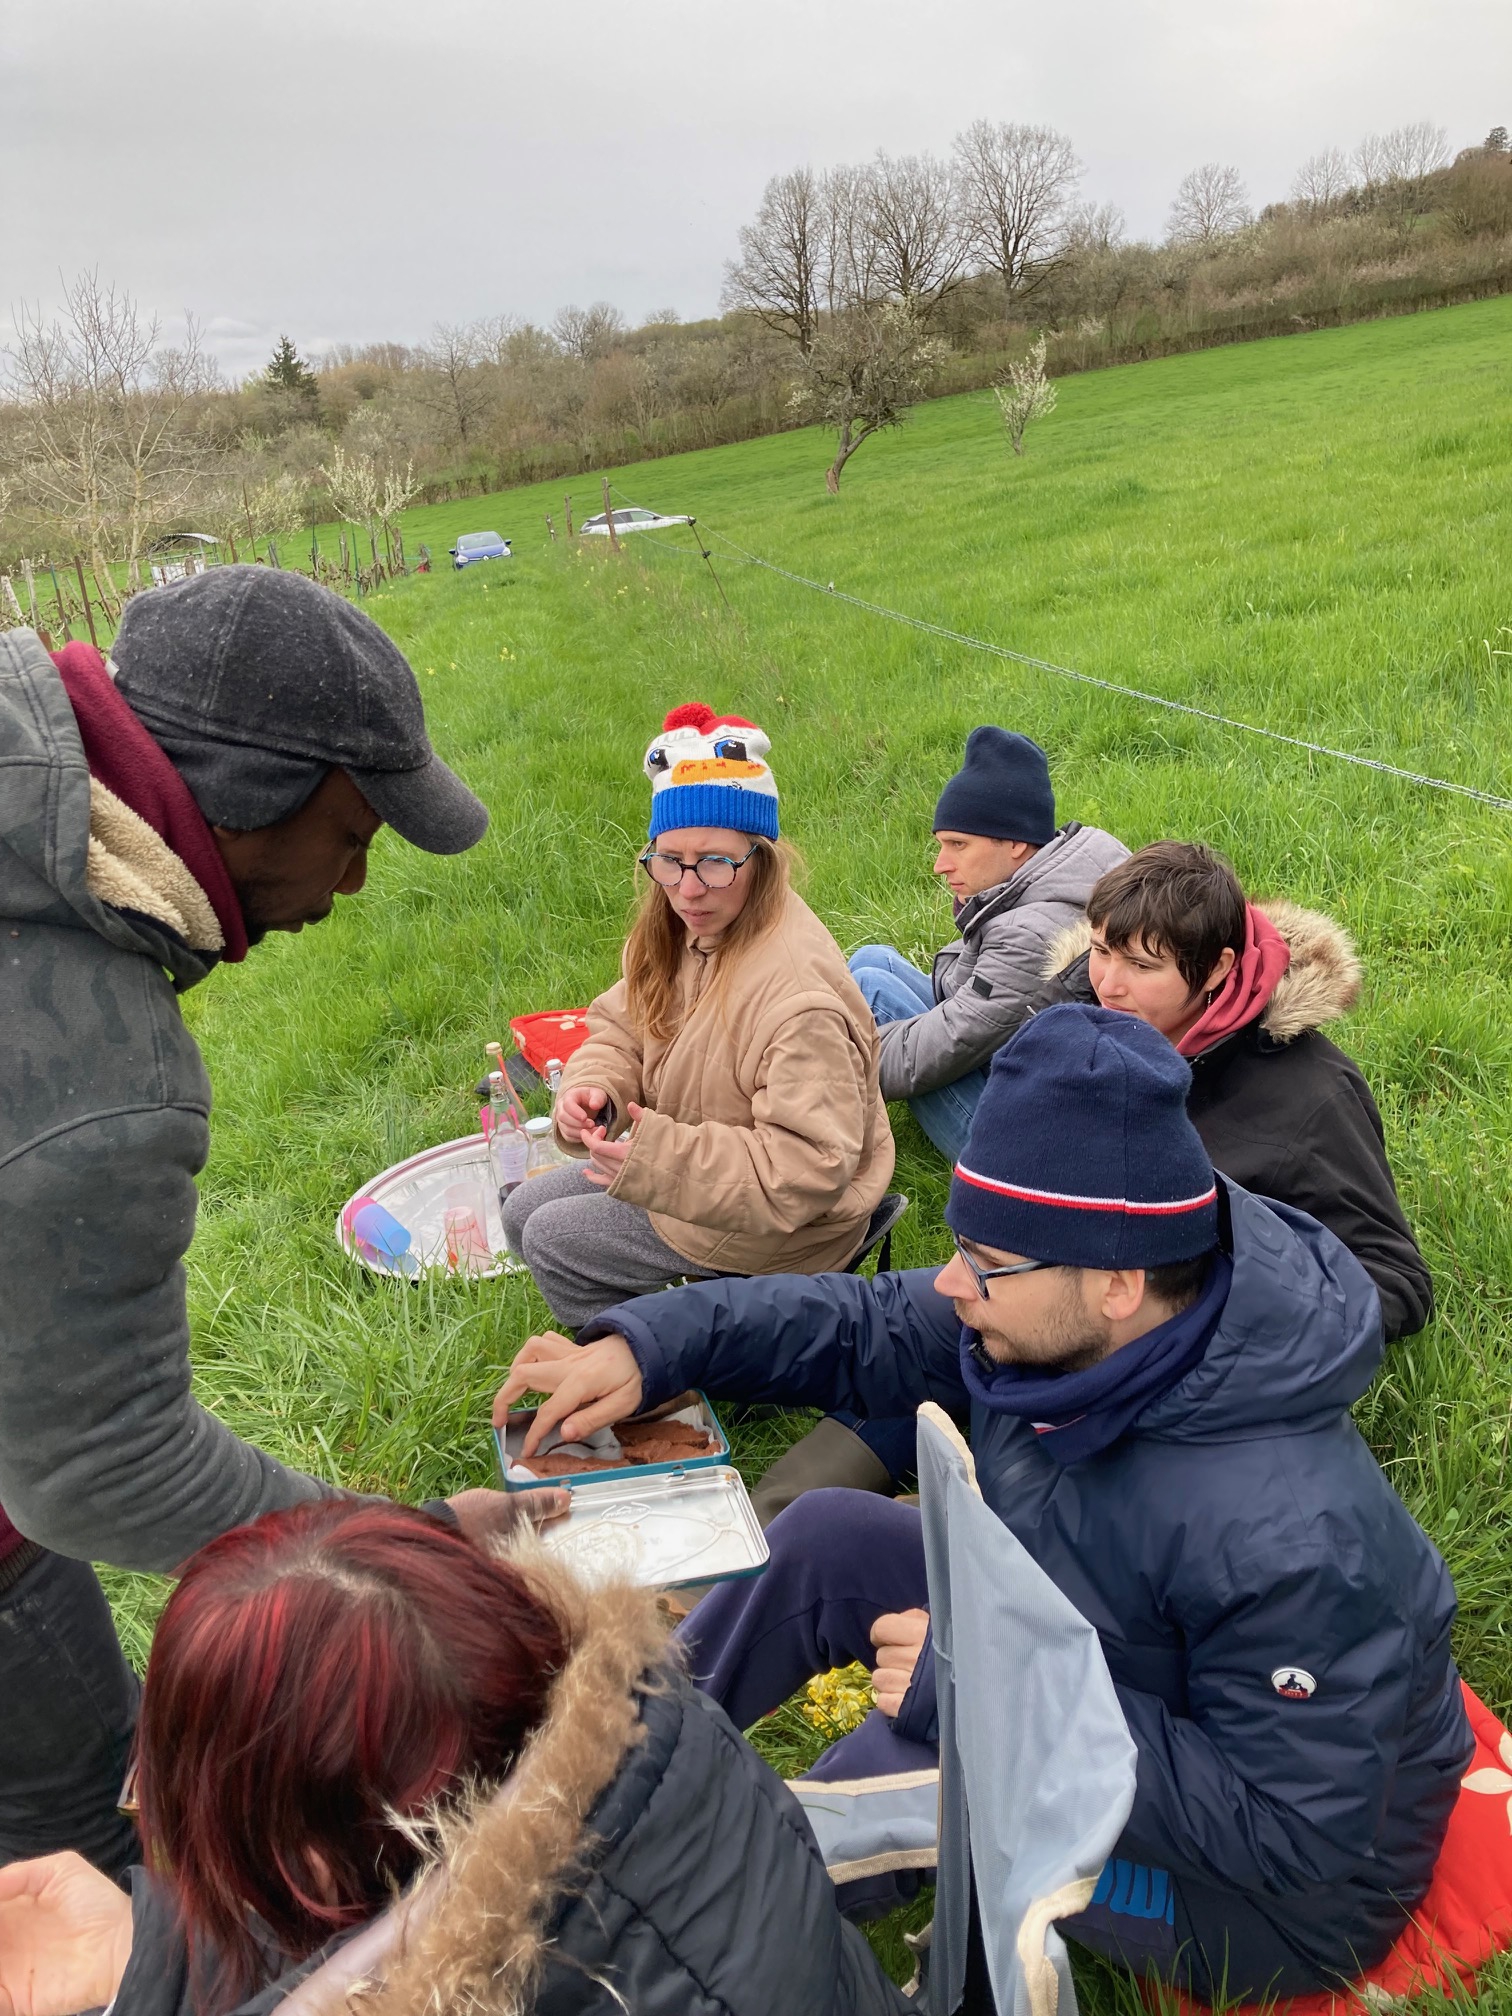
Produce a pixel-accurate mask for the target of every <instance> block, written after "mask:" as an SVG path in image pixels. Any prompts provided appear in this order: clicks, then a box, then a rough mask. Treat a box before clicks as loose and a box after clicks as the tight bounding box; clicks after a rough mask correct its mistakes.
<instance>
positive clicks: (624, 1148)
mask: <svg viewBox="0 0 1512 2016" xmlns="http://www.w3.org/2000/svg"><path fill="white" fill-rule="evenodd" d="M645 1111H646V1109H645V1107H644V1106H637V1105H636V1103H635V1101H634V1100H633V1099H632V1100H631V1101H630V1103H629V1105H628V1106H626V1108H625V1112H626V1114H627V1115H628V1116H629V1120H630V1125H631V1127H632V1128H633V1127H634V1125H635V1123H636V1121H637V1120H639V1119H641V1118H642V1117H643V1116H644V1114H645ZM582 1142H583V1146H584V1147H585V1148H586V1149H587V1150H588V1167H587V1168H586V1169H585V1170H584V1171H583V1174H584V1175H585V1176H586V1177H587V1178H588V1181H589V1182H590V1183H596V1184H597V1185H598V1187H599V1189H600V1190H607V1189H608V1188H609V1185H610V1184H611V1183H612V1182H613V1181H614V1179H615V1177H616V1176H618V1174H619V1173H620V1171H621V1169H623V1168H624V1166H625V1160H626V1157H627V1156H628V1155H629V1153H630V1150H631V1147H632V1146H633V1145H634V1144H633V1140H632V1136H631V1135H629V1134H622V1135H621V1136H620V1138H619V1139H618V1141H611V1140H610V1139H609V1137H608V1134H607V1133H606V1132H605V1130H604V1129H603V1128H602V1127H589V1128H585V1129H584V1131H583V1135H582Z"/></svg>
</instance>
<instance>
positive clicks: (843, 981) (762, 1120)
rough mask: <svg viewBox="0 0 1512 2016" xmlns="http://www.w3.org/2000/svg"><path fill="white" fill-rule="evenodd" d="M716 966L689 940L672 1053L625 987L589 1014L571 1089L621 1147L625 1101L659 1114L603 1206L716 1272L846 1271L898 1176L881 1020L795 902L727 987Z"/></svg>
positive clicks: (648, 1121)
mask: <svg viewBox="0 0 1512 2016" xmlns="http://www.w3.org/2000/svg"><path fill="white" fill-rule="evenodd" d="M714 963H715V962H714V960H713V958H712V956H711V955H710V954H709V953H707V952H703V951H700V950H699V949H698V947H697V946H696V945H695V944H693V943H691V942H690V944H689V946H688V949H687V952H686V953H685V954H684V964H683V999H684V1001H685V1002H686V1004H687V1010H686V1013H685V1015H684V1018H683V1022H682V1026H681V1028H680V1029H679V1030H678V1032H677V1034H676V1035H675V1036H674V1037H673V1038H672V1040H671V1042H670V1043H660V1042H643V1041H642V1038H641V1035H640V1032H639V1031H638V1030H637V1029H636V1028H635V1027H634V1026H633V1025H632V1023H631V1020H630V1014H629V1008H628V1005H627V1000H626V989H625V983H624V981H623V980H621V981H620V982H619V983H618V984H617V985H616V986H613V987H611V988H610V989H609V991H608V993H606V994H601V995H600V996H599V998H598V999H597V1000H596V1001H595V1002H594V1003H593V1005H592V1007H591V1008H590V1009H589V1011H588V1040H587V1042H586V1043H584V1044H583V1046H582V1047H581V1049H579V1050H578V1051H577V1052H576V1054H575V1055H574V1056H573V1057H572V1058H571V1060H570V1061H569V1063H568V1065H567V1069H566V1071H565V1073H564V1075H563V1084H564V1086H573V1085H597V1086H599V1087H601V1088H602V1089H603V1090H604V1091H605V1092H607V1093H608V1095H609V1097H610V1099H612V1100H613V1102H614V1109H615V1111H614V1121H613V1124H612V1126H611V1129H610V1131H611V1133H612V1134H618V1133H623V1132H624V1129H625V1125H626V1108H627V1107H628V1106H629V1104H630V1102H631V1100H634V1101H635V1102H636V1103H637V1104H638V1105H642V1106H645V1107H647V1108H648V1109H649V1110H648V1111H647V1113H646V1115H645V1117H644V1118H643V1119H642V1120H641V1121H640V1123H639V1124H638V1125H637V1127H636V1128H635V1131H634V1136H633V1140H632V1144H631V1149H630V1154H629V1156H628V1157H627V1159H626V1161H625V1163H624V1166H623V1167H622V1168H621V1170H620V1173H619V1175H618V1176H617V1177H616V1178H615V1181H614V1183H613V1185H612V1187H611V1188H610V1190H609V1193H608V1194H609V1195H610V1196H611V1197H620V1198H623V1199H624V1201H625V1202H626V1203H627V1204H639V1205H641V1206H643V1207H644V1208H645V1209H646V1210H647V1211H649V1212H650V1214H651V1222H652V1224H653V1225H654V1226H655V1228H656V1231H657V1232H658V1234H659V1235H660V1236H661V1237H662V1238H663V1239H665V1240H666V1242H667V1244H668V1245H669V1246H671V1247H672V1248H673V1250H674V1251H675V1252H678V1253H681V1254H682V1255H683V1256H684V1257H685V1258H686V1259H687V1260H689V1261H691V1262H692V1263H693V1265H694V1266H696V1267H701V1268H706V1269H708V1270H710V1271H711V1272H715V1273H728V1274H819V1273H823V1272H824V1271H825V1270H826V1269H828V1268H834V1267H843V1266H844V1265H845V1263H846V1261H847V1260H849V1259H850V1258H851V1257H852V1256H853V1255H854V1253H855V1252H856V1250H857V1248H858V1247H859V1246H860V1244H861V1241H862V1237H863V1235H864V1233H865V1231H866V1226H867V1222H868V1220H869V1219H870V1217H871V1214H872V1212H873V1211H874V1210H875V1209H876V1207H877V1205H878V1204H879V1203H880V1202H881V1201H882V1198H883V1196H884V1195H885V1194H886V1191H887V1185H888V1182H889V1180H890V1179H891V1176H892V1172H893V1159H894V1158H893V1141H892V1133H891V1130H890V1129H889V1127H888V1124H887V1108H886V1106H885V1105H884V1104H883V1101H882V1095H881V1093H880V1091H879V1090H878V1086H877V1053H878V1043H877V1030H876V1024H875V1023H874V1022H873V1021H872V1017H871V1011H870V1010H869V1009H868V1007H867V1005H866V1003H865V1001H864V1000H863V999H862V998H861V993H860V990H859V988H858V987H857V986H856V983H855V981H854V980H852V978H851V976H850V973H849V972H848V970H847V968H846V964H845V960H844V957H843V956H842V954H841V951H840V948H839V946H838V945H837V944H836V943H835V941H834V939H833V938H832V937H831V936H830V934H829V932H828V931H826V930H825V928H824V926H823V925H822V924H821V923H820V921H819V919H818V918H817V917H816V916H815V915H814V913H813V911H812V910H810V909H809V907H808V905H807V904H806V903H805V902H804V901H803V900H802V898H801V897H799V896H797V895H796V894H794V893H793V892H792V891H791V890H790V891H789V892H788V898H787V905H786V908H785V909H784V911H783V913H782V915H781V916H780V918H779V919H778V921H777V923H776V924H775V925H774V926H773V927H772V929H771V930H770V931H768V932H767V933H766V935H765V936H764V937H762V938H760V939H758V940H757V941H756V943H755V944H754V945H751V946H748V947H747V948H746V950H745V951H744V952H743V953H742V955H741V957H740V960H739V963H738V964H737V965H735V966H734V967H733V968H732V969H731V971H730V972H729V974H728V975H727V977H726V979H725V982H724V984H723V985H722V986H721V987H720V988H718V989H717V990H716V989H713V987H712V981H713V976H714ZM562 1146H563V1148H565V1149H566V1150H567V1152H568V1153H569V1154H578V1155H581V1154H582V1153H583V1150H582V1148H581V1147H580V1145H579V1144H578V1143H577V1142H570V1141H563V1142H562Z"/></svg>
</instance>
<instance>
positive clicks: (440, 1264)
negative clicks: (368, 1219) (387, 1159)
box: [336, 1134, 530, 1281]
mask: <svg viewBox="0 0 1512 2016" xmlns="http://www.w3.org/2000/svg"><path fill="white" fill-rule="evenodd" d="M453 1183H468V1184H471V1185H475V1186H476V1188H477V1191H478V1193H479V1202H480V1203H481V1205H482V1209H483V1232H484V1236H485V1238H486V1239H487V1242H488V1248H489V1251H488V1255H487V1257H486V1258H485V1257H484V1256H483V1255H481V1254H478V1255H476V1256H473V1257H472V1259H471V1264H469V1265H466V1266H463V1267H454V1266H452V1264H451V1263H450V1261H449V1260H448V1258H447V1253H446V1192H447V1189H448V1188H449V1186H450V1185H451V1184H453ZM364 1203H374V1204H381V1205H382V1206H383V1208H384V1209H385V1210H386V1211H388V1212H389V1213H390V1214H391V1215H392V1216H393V1217H395V1218H397V1219H398V1220H399V1222H400V1224H401V1225H403V1226H404V1227H405V1228H406V1230H407V1231H408V1232H409V1235H410V1252H411V1253H412V1254H413V1255H414V1257H415V1261H416V1266H417V1269H418V1270H419V1272H420V1273H424V1272H425V1271H427V1270H428V1269H431V1268H436V1269H440V1270H442V1271H444V1272H446V1273H452V1274H464V1273H465V1274H467V1275H468V1276H470V1277H471V1278H472V1279H473V1280H479V1281H490V1280H492V1279H494V1278H495V1276H497V1275H500V1274H526V1273H528V1272H529V1271H530V1270H529V1269H528V1268H527V1267H526V1265H525V1262H524V1261H523V1260H522V1259H521V1258H520V1257H519V1255H518V1254H517V1253H513V1252H511V1251H510V1249H509V1247H508V1245H507V1244H506V1242H505V1238H504V1221H503V1219H502V1218H501V1217H500V1215H499V1191H498V1186H497V1185H496V1184H495V1182H494V1175H493V1165H492V1163H491V1162H490V1161H489V1159H488V1144H487V1142H486V1141H485V1140H484V1139H483V1136H482V1135H481V1134H468V1135H466V1136H465V1137H464V1138H463V1139H462V1140H460V1141H443V1142H442V1143H441V1145H440V1147H438V1148H426V1149H423V1150H422V1151H421V1153H420V1154H418V1155H410V1156H408V1157H406V1159H405V1160H404V1161H403V1162H396V1163H395V1164H394V1166H393V1168H392V1169H385V1170H384V1171H383V1173H382V1175H381V1176H375V1177H374V1178H373V1180H372V1181H371V1182H370V1183H364V1184H363V1186H362V1188H361V1189H360V1190H358V1191H355V1192H354V1193H353V1194H352V1196H350V1197H349V1198H348V1199H347V1201H346V1203H345V1204H343V1205H342V1207H341V1209H340V1210H339V1211H338V1212H337V1214H336V1243H337V1245H338V1246H339V1247H340V1248H341V1250H342V1252H343V1253H346V1254H347V1255H349V1256H350V1258H352V1259H353V1260H355V1261H356V1262H357V1264H358V1265H359V1266H361V1267H366V1268H368V1269H369V1270H370V1271H371V1272H372V1273H374V1274H384V1275H387V1276H388V1278H389V1279H390V1280H391V1281H404V1280H412V1279H414V1278H415V1275H414V1274H410V1273H406V1271H405V1270H404V1269H403V1268H401V1267H396V1266H391V1265H390V1264H389V1263H388V1261H387V1260H386V1259H385V1258H384V1256H383V1255H382V1254H380V1253H376V1252H374V1251H373V1249H372V1248H368V1249H366V1250H363V1249H362V1248H360V1247H359V1245H358V1242H357V1240H356V1238H355V1237H354V1236H353V1233H352V1229H351V1217H352V1212H353V1208H354V1206H356V1205H358V1204H364Z"/></svg>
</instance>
